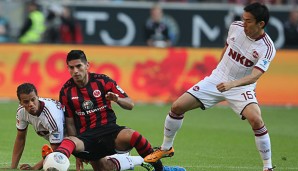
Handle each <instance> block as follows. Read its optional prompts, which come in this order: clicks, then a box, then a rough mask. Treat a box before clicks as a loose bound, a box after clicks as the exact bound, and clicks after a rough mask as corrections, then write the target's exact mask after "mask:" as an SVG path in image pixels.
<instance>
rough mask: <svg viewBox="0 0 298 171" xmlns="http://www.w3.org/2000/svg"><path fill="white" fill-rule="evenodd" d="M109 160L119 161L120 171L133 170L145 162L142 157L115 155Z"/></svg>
mask: <svg viewBox="0 0 298 171" xmlns="http://www.w3.org/2000/svg"><path fill="white" fill-rule="evenodd" d="M109 158H110V159H112V160H117V161H118V162H117V163H118V164H119V168H120V171H122V170H133V169H134V166H139V165H141V164H142V163H143V162H144V159H143V158H142V157H141V156H128V155H127V154H115V155H112V156H110V157H109Z"/></svg>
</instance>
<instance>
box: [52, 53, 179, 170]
mask: <svg viewBox="0 0 298 171" xmlns="http://www.w3.org/2000/svg"><path fill="white" fill-rule="evenodd" d="M66 63H67V66H68V71H69V73H70V75H71V78H70V79H69V80H68V81H67V82H66V83H65V84H64V85H63V87H62V89H61V91H60V95H59V98H60V102H61V103H62V104H63V105H64V106H65V120H66V128H67V133H68V137H66V138H65V139H64V140H63V141H62V143H61V145H60V146H59V147H58V148H57V149H56V150H55V151H58V152H62V153H63V154H65V155H66V156H68V157H69V156H70V155H71V154H73V155H74V156H76V157H77V158H80V159H83V160H87V161H90V163H91V165H92V167H93V169H94V170H124V166H127V168H126V169H131V168H130V166H133V163H134V161H133V160H127V159H125V158H121V157H107V158H104V159H105V160H100V161H101V162H97V161H99V159H101V158H103V157H105V156H109V155H113V154H116V153H125V152H127V151H130V150H131V149H132V148H135V149H136V151H137V152H138V153H139V155H140V156H141V157H145V156H146V155H148V154H150V153H151V152H153V149H152V147H151V144H150V143H149V142H148V141H147V139H146V138H145V137H143V136H142V135H141V134H140V133H139V132H137V131H135V130H133V129H130V128H127V127H125V126H119V125H117V124H116V115H115V112H114V111H113V109H112V106H111V101H114V102H115V103H117V104H118V105H119V106H121V107H122V108H123V109H127V110H132V108H133V107H134V103H133V101H132V100H131V99H130V98H129V97H128V95H127V94H126V93H125V92H124V91H123V90H122V89H121V88H120V87H119V86H118V85H117V83H116V82H115V81H114V80H112V79H111V78H109V77H108V76H106V75H104V74H96V73H90V72H89V71H88V70H89V62H88V61H87V58H86V55H85V53H84V52H83V51H81V50H72V51H70V52H69V53H68V55H67V59H66ZM150 164H152V165H153V167H154V169H155V171H171V170H176V171H185V169H184V168H182V167H176V166H174V167H169V166H163V165H162V163H161V161H160V160H158V161H156V162H153V163H150Z"/></svg>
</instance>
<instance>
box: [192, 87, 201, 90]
mask: <svg viewBox="0 0 298 171" xmlns="http://www.w3.org/2000/svg"><path fill="white" fill-rule="evenodd" d="M192 89H193V91H199V90H200V87H199V86H193V88H192Z"/></svg>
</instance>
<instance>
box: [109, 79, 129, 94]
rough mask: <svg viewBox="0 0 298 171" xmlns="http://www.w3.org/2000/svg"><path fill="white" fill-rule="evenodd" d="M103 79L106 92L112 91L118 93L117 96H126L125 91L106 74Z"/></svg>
mask: <svg viewBox="0 0 298 171" xmlns="http://www.w3.org/2000/svg"><path fill="white" fill-rule="evenodd" d="M104 80H105V83H106V84H105V89H106V91H107V92H113V93H115V94H118V95H119V97H122V98H123V97H128V95H127V94H126V93H125V91H124V90H123V89H122V88H121V87H120V86H119V85H117V83H116V81H114V80H113V79H111V78H110V77H108V76H105V77H104Z"/></svg>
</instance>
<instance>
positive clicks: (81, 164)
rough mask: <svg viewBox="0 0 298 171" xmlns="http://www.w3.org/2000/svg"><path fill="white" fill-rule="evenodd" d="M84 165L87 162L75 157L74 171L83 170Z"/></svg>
mask: <svg viewBox="0 0 298 171" xmlns="http://www.w3.org/2000/svg"><path fill="white" fill-rule="evenodd" d="M84 163H85V164H88V163H89V161H88V160H84V159H80V158H77V157H76V171H80V170H81V169H82V170H84Z"/></svg>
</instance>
